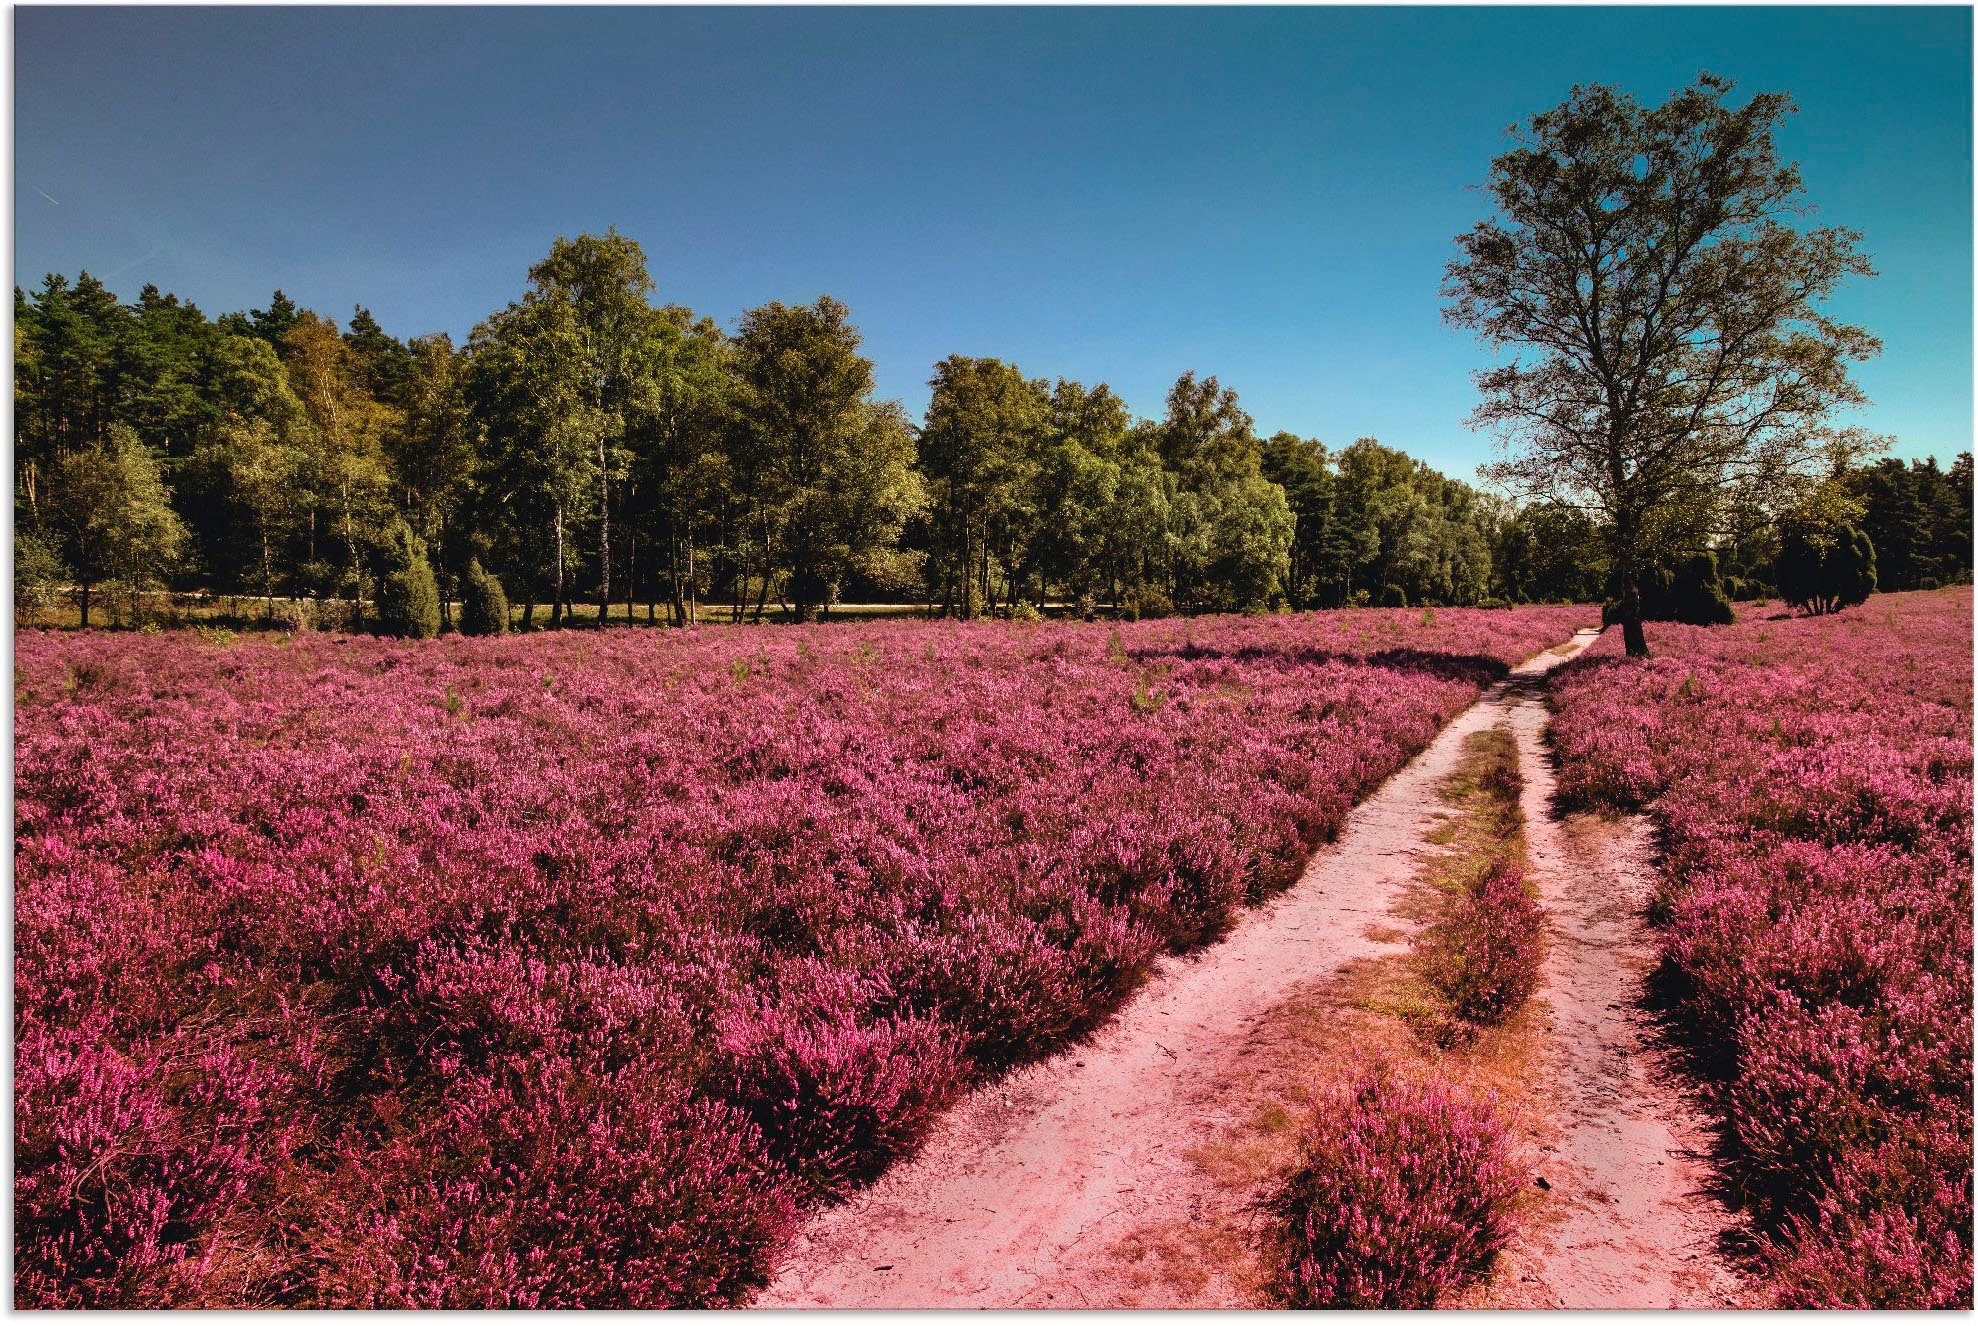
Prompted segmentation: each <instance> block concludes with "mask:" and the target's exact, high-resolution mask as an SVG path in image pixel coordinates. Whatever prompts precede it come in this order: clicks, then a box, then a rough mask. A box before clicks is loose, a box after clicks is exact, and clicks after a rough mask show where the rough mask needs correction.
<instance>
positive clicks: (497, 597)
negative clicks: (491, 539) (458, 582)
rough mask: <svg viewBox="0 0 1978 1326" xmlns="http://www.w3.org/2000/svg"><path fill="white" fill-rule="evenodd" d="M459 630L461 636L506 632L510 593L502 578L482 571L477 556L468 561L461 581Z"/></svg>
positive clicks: (505, 633) (504, 633)
mask: <svg viewBox="0 0 1978 1326" xmlns="http://www.w3.org/2000/svg"><path fill="white" fill-rule="evenodd" d="M462 589H463V593H462V598H461V604H460V633H461V634H462V635H507V634H508V596H507V595H506V594H504V593H503V592H502V588H501V581H499V580H497V579H495V577H493V576H492V575H489V574H488V573H487V571H485V570H483V569H482V567H481V563H480V561H479V560H478V559H476V560H474V561H470V562H468V563H467V574H466V576H465V577H463V580H462Z"/></svg>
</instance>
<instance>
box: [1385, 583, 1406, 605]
mask: <svg viewBox="0 0 1978 1326" xmlns="http://www.w3.org/2000/svg"><path fill="white" fill-rule="evenodd" d="M1380 606H1381V607H1383V608H1405V607H1407V606H1408V591H1407V590H1405V589H1403V588H1402V587H1401V586H1399V585H1395V584H1387V585H1382V586H1381V587H1380Z"/></svg>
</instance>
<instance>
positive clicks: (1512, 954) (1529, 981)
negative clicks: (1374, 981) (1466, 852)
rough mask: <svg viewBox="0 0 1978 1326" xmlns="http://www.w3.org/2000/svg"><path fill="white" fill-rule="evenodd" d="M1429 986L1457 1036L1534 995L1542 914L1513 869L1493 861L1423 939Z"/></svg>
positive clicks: (1490, 1023) (1491, 1022)
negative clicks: (1442, 1004)
mask: <svg viewBox="0 0 1978 1326" xmlns="http://www.w3.org/2000/svg"><path fill="white" fill-rule="evenodd" d="M1421 947H1422V955H1423V958H1424V959H1425V961H1424V964H1423V965H1424V969H1425V973H1426V975H1427V976H1428V981H1429V984H1430V985H1432V986H1434V987H1435V990H1436V993H1438V994H1440V995H1441V996H1442V997H1443V999H1444V1001H1445V1002H1446V1003H1447V1004H1448V1006H1449V1013H1450V1016H1452V1017H1453V1018H1455V1019H1456V1026H1457V1028H1459V1029H1463V1032H1462V1034H1467V1032H1468V1031H1469V1030H1474V1029H1475V1028H1477V1027H1494V1026H1497V1025H1498V1024H1499V1023H1501V1022H1503V1021H1504V1020H1505V1019H1506V1018H1508V1017H1510V1016H1511V1015H1512V1014H1513V1013H1515V1012H1517V1011H1518V1010H1519V1009H1520V1008H1522V1007H1524V1005H1525V1002H1526V1001H1527V1000H1528V999H1530V998H1531V997H1532V995H1533V994H1534V993H1536V992H1537V990H1538V984H1539V970H1540V968H1541V966H1542V965H1543V964H1544V962H1545V912H1544V909H1542V908H1541V907H1540V906H1539V905H1538V899H1537V898H1535V897H1533V896H1532V892H1531V889H1530V888H1529V887H1528V886H1527V885H1526V883H1525V876H1524V872H1523V871H1522V870H1520V869H1519V868H1518V867H1517V866H1515V865H1509V864H1506V863H1504V862H1497V863H1494V864H1493V865H1491V866H1490V867H1489V868H1488V869H1487V870H1485V871H1484V872H1483V874H1481V875H1479V876H1478V877H1477V878H1476V879H1474V880H1472V881H1470V883H1469V884H1468V886H1467V887H1466V888H1465V889H1464V891H1463V893H1462V894H1461V895H1460V896H1458V897H1457V898H1455V899H1454V900H1453V901H1452V902H1451V903H1450V905H1449V912H1448V914H1447V915H1446V916H1445V917H1443V919H1442V920H1440V921H1438V922H1437V923H1436V924H1435V925H1434V926H1432V927H1430V928H1429V929H1428V930H1427V931H1426V932H1425V933H1424V935H1423V942H1422V945H1421Z"/></svg>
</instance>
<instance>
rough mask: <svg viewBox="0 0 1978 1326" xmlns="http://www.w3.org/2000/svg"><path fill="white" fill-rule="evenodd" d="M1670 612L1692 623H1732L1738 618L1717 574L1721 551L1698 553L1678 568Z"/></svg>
mask: <svg viewBox="0 0 1978 1326" xmlns="http://www.w3.org/2000/svg"><path fill="white" fill-rule="evenodd" d="M1669 615H1670V616H1672V617H1674V618H1675V619H1676V620H1677V621H1679V622H1682V623H1684V624H1685V625H1688V626H1729V625H1730V624H1731V623H1732V622H1734V621H1736V620H1737V619H1738V615H1737V613H1736V612H1735V611H1734V610H1733V609H1732V608H1731V599H1730V596H1729V595H1728V594H1726V593H1725V592H1724V584H1723V581H1722V580H1721V579H1720V578H1719V576H1718V574H1717V554H1716V553H1712V552H1702V553H1698V554H1697V555H1696V556H1694V557H1690V558H1687V559H1685V560H1684V561H1683V563H1682V565H1681V566H1679V567H1677V568H1676V575H1675V579H1674V582H1673V583H1672V584H1671V585H1670V588H1669Z"/></svg>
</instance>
